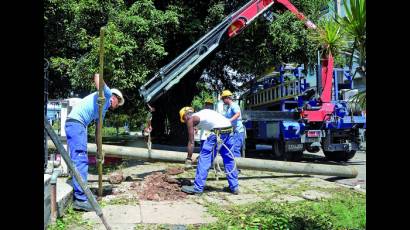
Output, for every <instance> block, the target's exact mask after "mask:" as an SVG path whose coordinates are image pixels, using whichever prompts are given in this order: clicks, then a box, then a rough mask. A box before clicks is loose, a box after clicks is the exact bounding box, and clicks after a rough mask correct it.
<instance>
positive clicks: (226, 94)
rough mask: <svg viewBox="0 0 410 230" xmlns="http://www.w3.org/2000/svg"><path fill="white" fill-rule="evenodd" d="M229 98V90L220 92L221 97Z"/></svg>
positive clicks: (230, 94)
mask: <svg viewBox="0 0 410 230" xmlns="http://www.w3.org/2000/svg"><path fill="white" fill-rule="evenodd" d="M230 96H232V93H231V91H229V90H224V91H222V94H221V97H230Z"/></svg>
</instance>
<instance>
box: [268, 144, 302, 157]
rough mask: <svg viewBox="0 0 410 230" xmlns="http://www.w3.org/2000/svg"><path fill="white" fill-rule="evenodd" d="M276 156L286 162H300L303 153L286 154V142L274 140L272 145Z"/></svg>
mask: <svg viewBox="0 0 410 230" xmlns="http://www.w3.org/2000/svg"><path fill="white" fill-rule="evenodd" d="M272 150H273V153H274V155H275V156H276V157H277V158H278V159H280V160H284V161H300V160H301V159H302V155H303V151H298V152H286V151H285V142H284V141H282V140H274V141H273V145H272Z"/></svg>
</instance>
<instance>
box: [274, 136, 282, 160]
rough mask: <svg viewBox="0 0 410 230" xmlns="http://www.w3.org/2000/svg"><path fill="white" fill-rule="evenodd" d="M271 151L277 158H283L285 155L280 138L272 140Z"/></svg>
mask: <svg viewBox="0 0 410 230" xmlns="http://www.w3.org/2000/svg"><path fill="white" fill-rule="evenodd" d="M272 149H273V153H274V155H275V156H276V157H277V158H278V159H283V158H284V155H285V144H284V143H283V141H281V140H274V141H273V145H272Z"/></svg>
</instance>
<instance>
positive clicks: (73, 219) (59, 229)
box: [47, 205, 93, 230]
mask: <svg viewBox="0 0 410 230" xmlns="http://www.w3.org/2000/svg"><path fill="white" fill-rule="evenodd" d="M82 214H83V212H77V211H75V210H73V208H72V206H71V205H70V206H69V207H67V210H66V213H65V214H64V216H63V217H62V218H58V219H57V220H56V222H55V223H53V224H50V225H48V227H47V230H66V229H68V228H69V227H70V226H73V225H75V226H78V227H81V229H84V230H91V229H93V225H92V224H91V223H90V222H88V221H85V220H83V219H82Z"/></svg>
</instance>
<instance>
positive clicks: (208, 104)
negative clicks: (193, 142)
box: [199, 97, 214, 149]
mask: <svg viewBox="0 0 410 230" xmlns="http://www.w3.org/2000/svg"><path fill="white" fill-rule="evenodd" d="M203 109H212V110H214V99H212V98H210V97H209V98H207V99H205V101H204V107H203ZM210 134H211V132H210V131H209V130H205V129H200V130H199V139H200V141H201V145H200V147H199V149H202V147H203V146H204V142H205V141H206V139H208V137H209V135H210Z"/></svg>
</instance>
